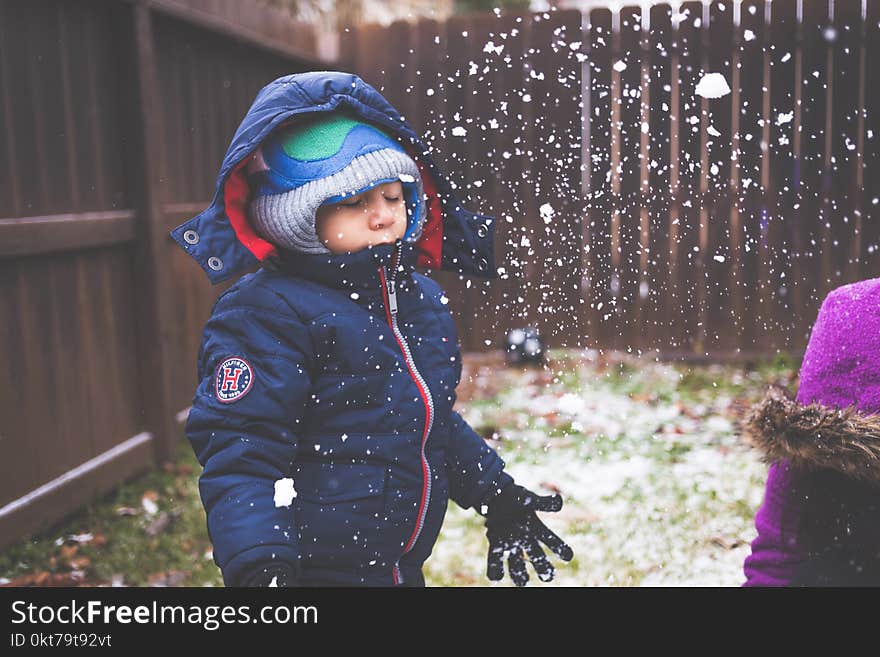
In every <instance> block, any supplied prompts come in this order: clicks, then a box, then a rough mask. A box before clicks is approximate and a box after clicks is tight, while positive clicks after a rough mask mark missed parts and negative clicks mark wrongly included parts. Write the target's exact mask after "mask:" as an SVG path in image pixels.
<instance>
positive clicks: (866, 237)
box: [859, 2, 880, 279]
mask: <svg viewBox="0 0 880 657" xmlns="http://www.w3.org/2000/svg"><path fill="white" fill-rule="evenodd" d="M860 50H861V65H860V68H861V71H862V76H861V88H862V89H863V98H864V108H863V111H862V127H861V130H860V131H859V136H860V137H861V138H862V140H863V141H862V144H863V148H864V150H863V153H864V156H863V160H862V168H861V172H862V180H861V184H860V187H859V191H860V194H861V203H860V206H861V210H862V226H863V233H862V237H863V241H864V245H865V247H864V251H863V253H862V255H861V265H862V267H861V270H860V272H859V278H862V279H864V278H870V277H872V276H877V275H878V274H880V67H878V66H877V65H876V63H877V62H878V61H880V59H878V58H880V3H877V2H868V3H867V13H866V16H865V21H864V32H863V34H862V37H861V48H860ZM868 63H870V64H871V65H870V66H868Z"/></svg>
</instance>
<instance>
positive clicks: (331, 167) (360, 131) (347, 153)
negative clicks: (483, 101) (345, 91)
mask: <svg viewBox="0 0 880 657" xmlns="http://www.w3.org/2000/svg"><path fill="white" fill-rule="evenodd" d="M398 180H399V181H400V182H401V184H402V186H403V196H404V201H405V202H406V209H407V229H406V232H405V234H404V240H406V241H415V240H417V239H418V238H419V235H420V234H421V230H422V226H423V225H424V221H425V204H424V203H423V202H422V197H423V194H424V192H423V187H422V179H421V176H420V175H419V169H418V166H417V165H416V163H415V161H414V160H413V159H412V158H411V157H410V156H409V155H408V154H407V153H406V151H405V150H404V149H403V147H402V146H401V145H400V144H399V143H398V142H397V141H395V140H394V139H392V138H391V137H389V136H388V135H387V134H386V133H385V132H383V131H381V130H379V129H378V128H376V127H374V126H372V125H370V124H368V123H364V122H362V121H358V120H357V119H353V118H351V117H350V116H347V115H345V114H343V113H341V112H330V113H322V114H319V115H317V116H316V117H315V118H310V119H306V120H305V121H302V122H298V123H294V124H291V125H288V126H285V127H282V128H280V129H279V130H276V131H275V132H274V133H272V134H271V135H270V136H269V137H267V138H266V140H265V141H264V142H263V143H262V144H261V146H260V148H259V149H258V150H257V151H256V152H255V153H254V155H253V156H252V160H251V162H250V163H249V165H248V181H249V184H250V187H251V192H252V196H251V203H250V219H251V223H252V225H253V227H254V229H255V230H256V231H257V233H259V234H260V235H261V236H262V237H264V238H265V239H267V240H268V241H270V242H272V243H273V244H275V245H277V246H281V247H284V248H287V249H290V250H294V251H300V252H303V253H329V252H330V251H329V250H328V249H327V247H326V246H325V245H324V244H322V243H321V241H320V240H319V239H318V235H317V233H316V232H315V212H316V211H317V209H318V207H319V206H321V205H329V204H332V203H338V202H339V201H341V200H343V199H345V198H347V197H349V196H354V195H356V194H360V193H362V192H365V191H367V190H369V189H372V188H373V187H375V186H377V185H381V184H383V183H387V182H394V181H398Z"/></svg>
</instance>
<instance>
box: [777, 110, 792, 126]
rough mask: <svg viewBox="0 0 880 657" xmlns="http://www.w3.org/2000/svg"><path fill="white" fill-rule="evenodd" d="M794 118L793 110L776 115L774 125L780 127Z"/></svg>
mask: <svg viewBox="0 0 880 657" xmlns="http://www.w3.org/2000/svg"><path fill="white" fill-rule="evenodd" d="M793 118H794V110H792V111H791V112H788V113H786V112H780V113H779V114H777V115H776V125H782V124H783V123H790V122H791V120H792V119H793Z"/></svg>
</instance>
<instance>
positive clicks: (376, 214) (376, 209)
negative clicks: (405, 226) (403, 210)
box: [368, 203, 394, 230]
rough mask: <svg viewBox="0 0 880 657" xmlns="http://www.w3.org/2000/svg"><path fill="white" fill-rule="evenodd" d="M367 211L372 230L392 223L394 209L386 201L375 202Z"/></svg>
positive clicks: (386, 226) (380, 228)
mask: <svg viewBox="0 0 880 657" xmlns="http://www.w3.org/2000/svg"><path fill="white" fill-rule="evenodd" d="M368 212H369V222H370V228H371V229H372V230H382V229H383V228H388V227H389V226H390V225H391V224H393V223H394V209H393V208H391V207H389V204H388V203H376V204H374V205H373V206H372V207H371V208H369V210H368Z"/></svg>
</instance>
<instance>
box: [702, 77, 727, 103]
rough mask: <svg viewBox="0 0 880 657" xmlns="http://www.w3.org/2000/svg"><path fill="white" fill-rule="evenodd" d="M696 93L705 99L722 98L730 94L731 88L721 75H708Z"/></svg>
mask: <svg viewBox="0 0 880 657" xmlns="http://www.w3.org/2000/svg"><path fill="white" fill-rule="evenodd" d="M695 93H696V94H697V95H698V96H702V97H703V98H721V97H722V96H726V95H727V94H729V93H730V87H729V86H728V84H727V80H726V79H725V78H724V76H723V75H721V73H708V74H706V75H704V76H703V79H702V80H700V81H699V83H698V84H697V88H696V90H695Z"/></svg>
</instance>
